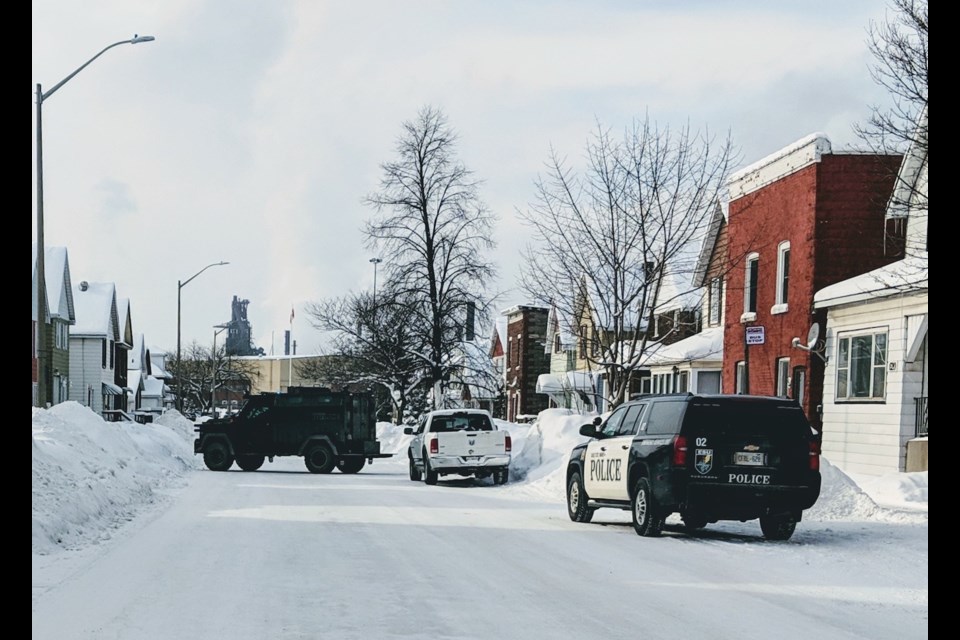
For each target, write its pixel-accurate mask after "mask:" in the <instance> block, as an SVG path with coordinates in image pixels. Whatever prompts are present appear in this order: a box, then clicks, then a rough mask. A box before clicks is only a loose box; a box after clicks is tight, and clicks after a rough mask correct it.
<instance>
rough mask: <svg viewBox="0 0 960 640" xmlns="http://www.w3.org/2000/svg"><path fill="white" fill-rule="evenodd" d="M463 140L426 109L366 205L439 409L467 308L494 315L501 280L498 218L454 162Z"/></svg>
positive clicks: (370, 230)
mask: <svg viewBox="0 0 960 640" xmlns="http://www.w3.org/2000/svg"><path fill="white" fill-rule="evenodd" d="M456 142H457V136H456V134H455V133H454V131H453V130H452V129H451V128H450V126H449V125H448V123H447V119H446V117H445V116H444V115H443V114H442V113H441V112H440V111H439V110H438V109H435V108H433V107H429V106H428V107H424V108H422V109H421V110H420V112H419V114H418V115H417V117H416V119H415V120H413V121H408V122H405V123H404V124H403V132H402V134H401V135H400V137H399V138H398V140H397V143H396V159H395V160H393V161H391V162H386V163H383V164H382V165H381V169H382V171H383V176H382V178H381V180H380V188H379V190H378V191H376V192H375V193H372V194H370V195H368V196H367V197H366V198H365V199H364V201H365V203H366V204H368V205H369V206H371V207H372V208H373V209H374V211H375V215H374V217H373V219H371V220H370V221H368V223H367V224H366V227H365V233H366V236H367V244H368V246H369V247H371V248H373V249H375V250H377V252H378V255H381V256H382V257H383V264H384V267H385V272H386V274H387V276H388V279H389V280H390V281H391V282H393V283H394V286H395V287H396V288H397V292H398V297H399V298H400V299H402V300H403V301H404V304H405V305H407V307H408V310H409V312H410V313H412V314H413V317H414V318H415V321H414V322H413V323H411V327H412V329H413V331H415V332H416V333H417V334H418V335H419V337H420V339H422V342H423V344H424V348H423V350H422V351H420V352H418V353H417V354H416V355H417V356H418V357H419V358H420V360H421V362H422V364H423V366H424V367H425V369H426V379H427V382H428V383H429V384H431V385H433V386H434V398H433V402H434V406H437V403H438V402H440V398H441V397H442V395H443V394H442V387H443V385H444V381H445V380H446V379H448V378H449V373H450V370H451V367H453V366H454V363H453V362H452V359H453V355H454V347H455V346H456V344H457V343H458V341H459V340H461V339H462V337H463V335H464V327H465V324H466V319H467V313H468V311H467V310H468V307H470V306H471V304H472V305H473V308H474V309H475V310H476V316H475V317H476V320H477V321H478V322H481V323H482V322H483V321H484V320H485V319H486V318H487V317H488V315H489V304H490V301H489V300H488V299H487V297H486V286H487V283H488V282H489V280H490V279H491V278H492V277H493V276H494V275H495V269H494V266H493V264H492V263H491V262H489V261H488V259H487V257H486V255H487V252H488V251H489V250H490V249H492V248H493V246H494V243H493V240H492V233H491V231H492V226H493V223H494V220H495V217H494V216H493V214H492V213H490V212H489V211H488V210H487V208H486V206H485V205H484V204H483V202H482V201H481V199H480V195H479V189H478V187H479V182H478V181H477V180H476V179H475V178H474V176H473V174H472V172H471V171H469V170H468V169H467V168H466V167H465V166H464V165H463V163H462V162H460V161H459V160H458V159H457V157H456V153H455V152H456Z"/></svg>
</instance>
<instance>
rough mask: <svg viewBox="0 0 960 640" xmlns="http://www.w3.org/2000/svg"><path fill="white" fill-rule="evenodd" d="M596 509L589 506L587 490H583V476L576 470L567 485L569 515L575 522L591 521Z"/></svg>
mask: <svg viewBox="0 0 960 640" xmlns="http://www.w3.org/2000/svg"><path fill="white" fill-rule="evenodd" d="M593 512H594V509H590V508H588V507H587V492H586V491H584V490H583V478H581V477H580V472H579V471H574V472H573V475H572V476H570V483H569V484H568V485H567V515H569V516H570V519H571V520H573V521H574V522H590V520H591V519H592V518H593Z"/></svg>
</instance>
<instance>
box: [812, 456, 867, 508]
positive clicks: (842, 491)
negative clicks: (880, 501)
mask: <svg viewBox="0 0 960 640" xmlns="http://www.w3.org/2000/svg"><path fill="white" fill-rule="evenodd" d="M820 478H821V488H820V497H819V498H818V499H817V502H816V503H815V504H814V505H813V506H812V507H810V509H809V510H808V511H807V512H806V513H804V517H808V518H816V519H818V520H849V519H863V518H870V517H872V516H875V515H876V514H877V511H878V507H877V503H876V502H874V501H873V500H872V499H871V498H870V496H868V495H867V494H866V493H864V491H863V490H862V489H861V488H860V487H859V486H857V483H856V482H854V481H853V480H852V479H851V478H850V476H848V475H847V474H845V473H844V472H843V471H841V470H840V469H838V468H837V467H835V466H833V465H832V464H830V462H829V461H828V460H827V459H826V458H824V457H823V456H821V457H820Z"/></svg>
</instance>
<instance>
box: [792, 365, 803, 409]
mask: <svg viewBox="0 0 960 640" xmlns="http://www.w3.org/2000/svg"><path fill="white" fill-rule="evenodd" d="M806 385H807V369H806V367H794V368H793V377H792V379H791V380H790V397H791V398H793V399H794V400H796V401H797V402H799V403H800V406H801V407H802V406H803V401H804V400H805V399H806V396H804V395H803V390H804V387H806Z"/></svg>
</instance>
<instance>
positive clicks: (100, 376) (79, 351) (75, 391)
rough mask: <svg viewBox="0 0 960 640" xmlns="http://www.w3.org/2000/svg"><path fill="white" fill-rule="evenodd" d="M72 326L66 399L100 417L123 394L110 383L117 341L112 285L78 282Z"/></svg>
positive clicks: (114, 299)
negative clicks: (73, 323) (111, 402)
mask: <svg viewBox="0 0 960 640" xmlns="http://www.w3.org/2000/svg"><path fill="white" fill-rule="evenodd" d="M73 299H74V306H75V308H76V324H75V325H74V327H73V330H72V331H71V332H70V394H69V395H70V400H74V401H76V402H79V403H80V404H82V405H85V406H88V407H90V409H91V410H93V411H94V412H95V413H97V414H100V415H102V413H103V410H104V407H105V406H107V407H109V406H110V400H111V398H112V397H114V396H117V395H121V396H122V395H123V390H122V389H120V387H118V386H117V385H116V384H114V368H115V362H114V358H115V350H114V343H115V342H117V341H118V340H119V339H120V322H119V316H118V314H117V294H116V288H115V287H114V284H113V283H112V282H86V281H84V282H81V283H80V284H78V285H76V287H75V289H74V291H73Z"/></svg>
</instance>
